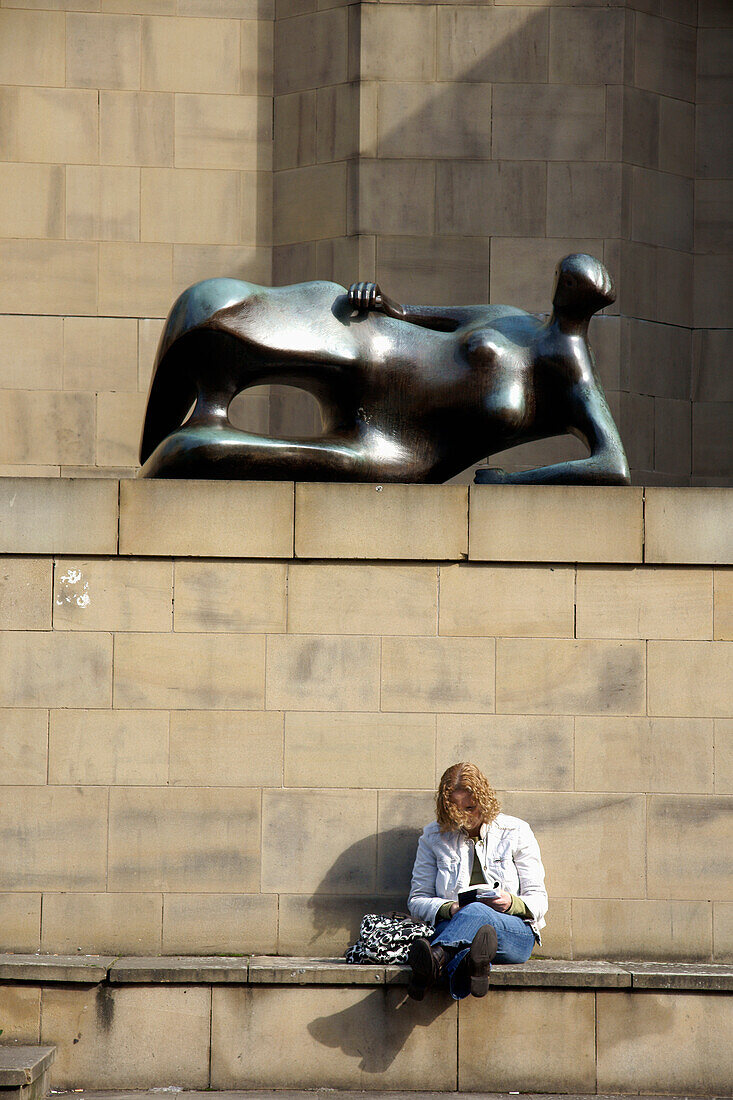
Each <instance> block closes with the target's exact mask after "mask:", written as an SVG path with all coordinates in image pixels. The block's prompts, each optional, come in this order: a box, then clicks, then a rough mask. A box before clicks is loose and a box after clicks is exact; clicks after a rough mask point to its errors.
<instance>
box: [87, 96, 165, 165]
mask: <svg viewBox="0 0 733 1100" xmlns="http://www.w3.org/2000/svg"><path fill="white" fill-rule="evenodd" d="M99 134H100V160H101V161H102V163H103V164H127V165H135V166H137V165H161V166H163V165H172V164H173V150H174V108H173V95H172V94H170V93H165V92H105V91H103V92H100V95H99Z"/></svg>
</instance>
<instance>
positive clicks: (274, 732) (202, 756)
mask: <svg viewBox="0 0 733 1100" xmlns="http://www.w3.org/2000/svg"><path fill="white" fill-rule="evenodd" d="M170 757H171V760H170V782H171V784H173V785H175V786H191V787H197V786H221V787H228V786H232V787H260V786H263V787H277V786H279V785H280V783H281V781H282V774H283V716H282V714H278V713H277V712H276V711H244V712H242V711H222V710H203V711H202V710H194V711H185V710H177V711H173V712H172V714H171V719H170Z"/></svg>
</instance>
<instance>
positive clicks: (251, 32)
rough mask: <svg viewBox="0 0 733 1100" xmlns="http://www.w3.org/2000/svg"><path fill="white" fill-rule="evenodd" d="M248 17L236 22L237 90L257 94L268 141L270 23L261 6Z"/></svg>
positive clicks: (270, 92) (269, 137)
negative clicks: (238, 53)
mask: <svg viewBox="0 0 733 1100" xmlns="http://www.w3.org/2000/svg"><path fill="white" fill-rule="evenodd" d="M181 14H183V13H181ZM222 14H223V13H222ZM248 14H249V15H250V16H256V17H257V18H250V19H246V20H243V21H242V22H241V23H240V28H241V32H240V38H241V46H240V70H239V90H240V92H242V93H244V94H245V95H254V94H259V95H261V96H262V97H263V101H262V106H263V108H265V112H264V113H265V114H266V115H268V116H269V118H268V123H267V126H268V132H267V138H266V140H267V141H269V140H270V139H271V138H272V133H271V127H272V106H271V97H272V92H273V69H274V61H273V59H274V52H275V41H274V38H275V35H274V20H273V19H272V18H271V17H268V16H267V15H266V14H265V12H264V8H263V7H258V8H256V9H255V10H254V11H253V10H251V9H250V11H249V13H248ZM265 97H266V98H265Z"/></svg>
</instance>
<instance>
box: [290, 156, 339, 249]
mask: <svg viewBox="0 0 733 1100" xmlns="http://www.w3.org/2000/svg"><path fill="white" fill-rule="evenodd" d="M273 206H274V211H275V219H276V220H275V230H274V238H275V239H274V243H275V244H291V243H293V242H298V241H311V240H322V239H324V238H327V237H339V236H342V235H343V234H345V232H346V165H345V164H314V165H310V166H307V167H305V168H292V169H290V170H288V171H285V172H278V173H276V175H275V179H274V191H273Z"/></svg>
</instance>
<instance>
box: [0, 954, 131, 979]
mask: <svg viewBox="0 0 733 1100" xmlns="http://www.w3.org/2000/svg"><path fill="white" fill-rule="evenodd" d="M114 961H115V956H114V955H13V954H10V953H5V954H0V979H2V978H5V979H10V980H12V981H17V982H79V983H81V984H85V985H96V983H97V982H103V981H104V980H105V978H106V977H107V974H108V972H109V968H110V966H111V965H112V963H113V962H114Z"/></svg>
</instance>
